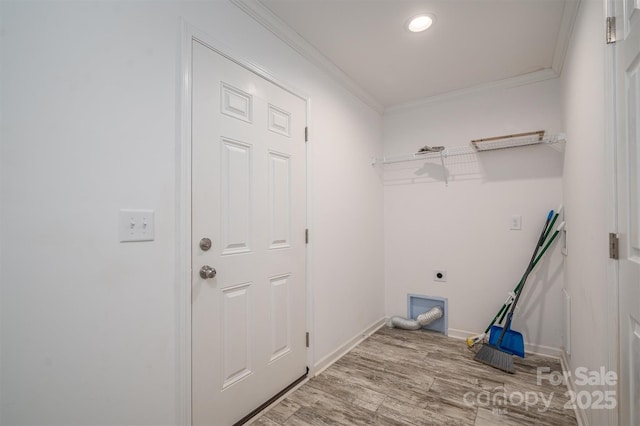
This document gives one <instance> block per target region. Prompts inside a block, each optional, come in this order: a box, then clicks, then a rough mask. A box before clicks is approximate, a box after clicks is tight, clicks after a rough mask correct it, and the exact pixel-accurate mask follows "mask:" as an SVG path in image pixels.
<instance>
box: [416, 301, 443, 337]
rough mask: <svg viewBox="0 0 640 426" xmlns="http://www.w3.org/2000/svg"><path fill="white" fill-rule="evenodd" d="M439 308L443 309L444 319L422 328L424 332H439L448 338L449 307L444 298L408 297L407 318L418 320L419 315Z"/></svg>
mask: <svg viewBox="0 0 640 426" xmlns="http://www.w3.org/2000/svg"><path fill="white" fill-rule="evenodd" d="M436 306H439V307H440V309H442V317H440V318H438V319H437V320H435V321H433V322H432V323H431V324H427V325H425V326H423V327H422V329H423V330H433V331H438V332H440V333H442V334H444V335H445V336H448V334H449V333H448V330H449V328H448V325H447V317H448V310H447V309H448V306H447V299H445V298H443V297H433V296H424V295H421V294H408V295H407V318H411V319H416V318H418V315H420V314H424V313H425V312H427V311H428V310H429V309H432V308H435V307H436Z"/></svg>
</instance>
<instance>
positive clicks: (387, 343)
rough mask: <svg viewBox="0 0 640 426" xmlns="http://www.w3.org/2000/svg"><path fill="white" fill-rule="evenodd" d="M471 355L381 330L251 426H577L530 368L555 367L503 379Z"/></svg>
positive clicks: (559, 390) (532, 360)
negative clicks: (538, 369) (539, 382)
mask: <svg viewBox="0 0 640 426" xmlns="http://www.w3.org/2000/svg"><path fill="white" fill-rule="evenodd" d="M474 355H475V354H474V352H472V351H471V350H469V349H468V348H467V346H466V344H465V343H464V342H463V341H461V340H457V339H452V338H448V337H445V336H443V335H441V334H438V333H432V332H426V331H407V330H398V329H388V328H387V327H383V328H381V329H380V330H378V331H377V332H376V333H375V334H373V335H372V336H371V337H369V338H368V339H366V340H365V341H364V342H362V343H361V344H360V345H358V346H357V347H356V348H354V349H353V350H352V351H351V352H349V353H348V354H347V355H345V356H344V357H342V358H341V359H340V360H338V361H337V362H336V363H335V364H333V365H332V366H331V367H329V368H328V369H326V370H325V371H324V372H322V373H321V374H320V375H318V376H316V377H314V378H312V379H311V380H309V381H308V382H307V383H305V384H304V385H303V386H302V387H300V388H299V389H297V390H296V391H295V392H293V393H292V394H291V395H289V396H288V397H287V398H285V399H284V400H282V401H281V402H280V403H279V404H277V405H276V406H274V407H272V408H271V409H270V410H269V411H267V412H266V413H264V414H263V415H262V416H261V417H259V418H257V419H256V420H255V421H254V422H253V424H254V425H267V426H278V425H282V426H284V425H287V426H288V425H304V426H306V425H475V426H488V425H509V426H516V425H518V426H519V425H534V424H535V425H562V426H565V425H577V421H576V418H575V414H574V411H573V410H572V409H567V408H565V404H566V403H567V401H568V399H567V396H566V394H565V393H566V392H567V388H566V387H563V386H552V385H551V384H550V383H549V382H548V381H547V380H543V381H542V383H541V384H537V383H536V382H537V367H548V368H549V369H550V371H552V372H553V371H558V372H559V371H562V369H561V366H560V362H559V361H557V360H555V359H551V358H547V357H541V356H536V355H527V357H526V358H525V359H521V358H518V357H514V361H515V366H516V373H515V374H508V373H504V372H502V371H500V370H497V369H495V368H492V367H490V366H487V365H484V364H481V363H479V362H476V361H474V360H473V357H474ZM534 395H535V397H534ZM543 397H544V401H546V402H544V401H543V400H542V398H543ZM536 399H537V403H536ZM525 401H526V402H525Z"/></svg>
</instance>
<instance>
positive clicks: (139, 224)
mask: <svg viewBox="0 0 640 426" xmlns="http://www.w3.org/2000/svg"><path fill="white" fill-rule="evenodd" d="M154 216H155V212H154V211H153V210H128V209H121V210H120V214H119V216H118V237H119V238H120V242H122V243H124V242H131V241H153V240H154V239H155V218H154Z"/></svg>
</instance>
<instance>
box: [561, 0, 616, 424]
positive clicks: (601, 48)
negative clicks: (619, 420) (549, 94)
mask: <svg viewBox="0 0 640 426" xmlns="http://www.w3.org/2000/svg"><path fill="white" fill-rule="evenodd" d="M604 19H605V18H604V8H603V3H602V1H600V0H583V1H582V2H581V4H580V9H579V13H578V15H577V17H576V22H575V25H574V30H573V36H572V39H571V44H570V45H569V50H568V54H567V58H566V61H565V67H564V71H563V73H562V108H563V115H564V123H565V128H566V132H567V138H568V139H569V140H570V141H575V143H570V144H568V145H567V150H566V154H565V165H564V188H565V204H566V215H567V216H566V217H567V226H568V232H567V248H568V256H567V258H566V264H565V286H566V289H567V292H568V293H569V295H570V297H571V348H570V349H571V355H570V356H569V357H568V358H569V364H570V366H569V367H570V368H569V369H570V371H575V369H576V368H578V367H586V368H588V369H589V370H599V369H600V367H601V366H607V365H608V362H607V342H609V340H608V333H616V330H607V329H606V326H607V300H608V296H609V291H610V290H609V289H610V287H609V285H607V283H608V282H609V279H608V273H607V265H608V263H609V260H608V257H609V253H608V233H609V232H610V229H609V228H608V223H609V218H608V216H607V207H606V204H605V203H606V200H607V199H608V191H609V188H608V187H607V182H609V179H608V176H607V172H606V170H607V162H606V161H607V160H606V159H607V149H606V145H605V141H607V139H608V135H607V134H606V130H605V108H606V98H605V94H606V92H605V87H606V84H605V49H606V45H605V43H604V31H603V25H604V24H603V23H604ZM576 390H577V391H579V390H580V389H576ZM585 413H586V415H587V421H588V422H589V424H591V425H602V424H608V423H609V421H608V417H607V416H608V414H609V413H608V410H586V411H585Z"/></svg>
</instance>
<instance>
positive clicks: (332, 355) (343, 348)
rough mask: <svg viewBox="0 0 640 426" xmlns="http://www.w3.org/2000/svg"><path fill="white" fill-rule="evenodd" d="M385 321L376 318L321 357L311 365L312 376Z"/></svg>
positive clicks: (324, 368)
mask: <svg viewBox="0 0 640 426" xmlns="http://www.w3.org/2000/svg"><path fill="white" fill-rule="evenodd" d="M386 322H387V318H386V317H382V318H380V319H379V320H376V321H375V322H374V323H373V324H371V325H370V326H368V327H367V328H365V329H364V330H362V331H361V332H360V333H358V334H357V335H356V336H354V337H353V338H351V339H349V340H348V341H347V342H346V343H344V344H343V345H341V346H340V347H339V348H338V349H336V350H335V351H333V352H331V353H330V354H329V355H327V356H325V357H323V358H322V359H321V360H319V361H318V362H316V363H315V364H314V365H313V371H312V374H313V376H317V375H318V374H320V373H322V372H323V371H324V370H326V369H327V368H328V367H329V366H330V365H331V364H333V363H334V362H336V361H337V360H339V359H340V358H342V357H343V356H344V355H345V354H346V353H347V352H349V351H350V350H351V349H353V348H354V347H356V346H357V345H359V344H360V343H361V342H362V341H363V340H364V339H366V338H367V337H369V336H371V335H372V334H373V333H375V332H376V331H378V329H380V328H381V327H382V326H383V325H384V324H385V323H386Z"/></svg>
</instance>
